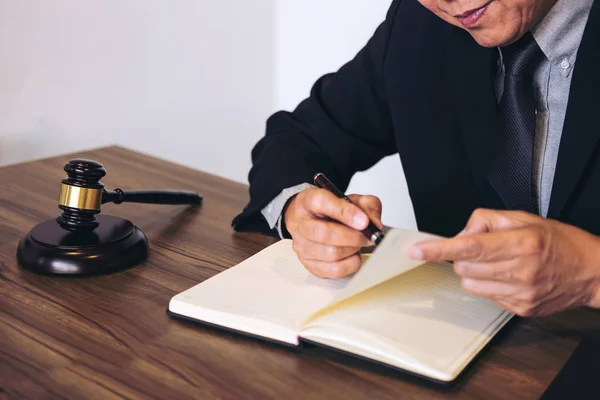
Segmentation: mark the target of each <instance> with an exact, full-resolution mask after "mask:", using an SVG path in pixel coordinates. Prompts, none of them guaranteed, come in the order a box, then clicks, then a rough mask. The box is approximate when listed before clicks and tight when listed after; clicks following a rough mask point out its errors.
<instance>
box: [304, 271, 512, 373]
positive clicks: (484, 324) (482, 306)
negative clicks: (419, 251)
mask: <svg viewBox="0 0 600 400" xmlns="http://www.w3.org/2000/svg"><path fill="white" fill-rule="evenodd" d="M511 316H512V314H510V313H508V312H505V311H503V310H502V309H500V308H499V307H498V306H496V305H495V304H494V303H493V302H492V301H490V300H488V299H484V298H480V297H475V296H471V295H469V294H468V293H466V292H464V291H463V290H462V287H461V283H460V278H459V277H458V276H457V275H456V274H455V273H454V271H453V270H452V266H451V265H450V264H448V263H427V264H424V265H421V266H419V267H418V268H414V269H412V270H410V271H408V272H406V273H404V274H402V275H399V276H397V277H395V278H393V279H391V280H389V281H386V282H384V283H382V284H381V285H379V286H376V287H374V288H372V289H370V290H367V291H366V292H363V293H361V294H359V295H357V296H354V297H352V298H350V299H348V300H346V301H344V302H342V303H339V304H337V305H336V306H334V307H333V308H330V309H329V311H328V313H327V314H326V315H324V316H321V317H319V318H318V319H316V320H314V321H312V322H311V323H310V324H309V325H308V326H306V328H305V330H303V332H302V333H301V336H302V337H305V338H307V339H311V340H315V341H317V342H321V343H324V344H329V345H334V346H336V347H340V348H342V349H345V350H347V351H351V352H355V353H357V354H360V355H363V356H365V357H369V358H374V359H377V360H379V361H382V362H386V363H389V364H392V365H395V366H398V367H400V368H404V369H409V370H412V371H414V372H417V373H422V374H425V375H428V376H432V377H434V378H436V379H440V380H452V379H454V377H456V375H457V374H458V373H459V372H460V371H461V370H462V369H463V368H464V367H465V366H466V365H467V364H468V362H469V361H470V360H471V359H472V358H473V357H474V356H475V355H476V354H477V352H479V350H480V349H481V348H482V347H483V346H484V345H485V344H486V343H487V342H488V341H489V340H490V339H491V337H492V336H493V335H494V334H495V333H496V332H497V330H498V329H500V327H501V326H503V325H504V324H505V323H506V322H507V321H508V320H509V319H510V317H511ZM378 353H379V354H378Z"/></svg>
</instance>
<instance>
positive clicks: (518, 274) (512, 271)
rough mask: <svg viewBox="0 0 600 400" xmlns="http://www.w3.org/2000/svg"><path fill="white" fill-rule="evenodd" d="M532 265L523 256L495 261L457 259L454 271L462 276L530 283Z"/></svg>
mask: <svg viewBox="0 0 600 400" xmlns="http://www.w3.org/2000/svg"><path fill="white" fill-rule="evenodd" d="M529 269H530V266H529V265H528V264H527V263H526V262H524V260H523V259H522V258H513V259H512V260H507V261H500V262H495V263H477V262H469V261H457V262H455V263H454V272H456V274H457V275H459V276H460V277H461V278H470V279H480V280H490V281H499V282H506V283H511V282H512V283H528V279H529V275H530V273H529Z"/></svg>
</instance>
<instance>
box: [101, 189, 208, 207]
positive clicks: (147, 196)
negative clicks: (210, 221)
mask: <svg viewBox="0 0 600 400" xmlns="http://www.w3.org/2000/svg"><path fill="white" fill-rule="evenodd" d="M104 203H115V204H121V203H146V204H200V203H202V196H200V195H199V194H198V193H194V192H187V191H179V190H135V191H129V192H125V191H123V190H121V189H115V190H114V191H113V190H104V192H103V194H102V204H104Z"/></svg>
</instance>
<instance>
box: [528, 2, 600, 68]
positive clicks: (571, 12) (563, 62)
mask: <svg viewBox="0 0 600 400" xmlns="http://www.w3.org/2000/svg"><path fill="white" fill-rule="evenodd" d="M593 3H594V0H557V1H556V3H555V4H554V6H552V8H551V9H550V11H548V14H546V16H545V17H544V19H542V21H540V22H539V23H538V24H537V25H536V26H535V27H534V28H533V29H532V30H531V33H532V35H533V37H534V39H535V41H536V42H537V44H538V45H539V46H540V49H541V50H542V52H543V53H544V55H545V56H546V58H548V60H549V61H550V62H551V63H552V64H554V65H556V66H560V67H561V68H563V69H565V70H566V69H569V70H570V69H572V67H573V65H575V58H576V56H577V50H578V49H579V44H580V43H581V38H582V37H583V32H584V30H585V25H586V23H587V19H588V16H589V13H590V9H591V8H592V5H593Z"/></svg>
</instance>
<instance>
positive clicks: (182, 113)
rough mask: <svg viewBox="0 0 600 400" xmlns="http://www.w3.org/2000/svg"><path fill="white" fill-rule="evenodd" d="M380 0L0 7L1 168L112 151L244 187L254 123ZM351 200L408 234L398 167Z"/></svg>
mask: <svg viewBox="0 0 600 400" xmlns="http://www.w3.org/2000/svg"><path fill="white" fill-rule="evenodd" d="M390 2H391V0H370V1H363V0H352V1H351V0H302V1H291V0H253V1H247V0H104V1H91V0H53V1H45V0H18V1H13V0H0V165H5V164H10V163H14V162H19V161H23V160H29V159H35V158H40V157H47V156H53V155H57V154H63V153H67V152H74V151H78V150H83V149H87V148H93V147H98V146H103V145H108V144H113V143H119V144H122V145H125V146H127V147H131V148H134V149H136V150H138V151H142V152H147V153H150V154H153V155H156V156H159V157H163V158H166V159H170V160H174V161H177V162H180V163H183V164H186V165H189V166H191V167H194V168H198V169H201V170H205V171H208V172H211V173H214V174H217V175H220V176H224V177H227V178H230V179H233V180H237V181H241V182H246V179H247V173H248V170H249V168H250V150H251V148H252V146H254V144H255V143H256V141H258V140H259V138H260V137H261V136H262V135H263V134H264V129H265V120H266V118H267V117H268V116H269V115H270V114H271V113H273V112H275V111H276V110H279V109H293V108H294V107H295V106H296V105H297V103H298V102H300V101H301V100H302V99H303V98H304V97H305V96H306V95H308V91H309V89H310V87H311V86H312V84H313V82H314V81H315V80H316V79H317V78H318V77H319V76H321V75H322V74H324V73H326V72H329V71H334V70H336V69H337V68H339V67H340V66H341V65H342V64H343V63H345V62H346V61H348V60H350V59H351V58H352V57H353V56H354V55H355V54H356V53H357V52H358V50H359V49H360V48H361V47H362V46H363V45H364V44H365V43H366V41H367V40H368V38H369V37H370V36H371V35H372V33H373V31H374V30H375V28H376V27H377V25H378V24H379V23H380V22H381V21H382V20H383V19H384V17H385V12H386V11H387V8H388V6H389V4H390ZM99 161H101V160H99ZM350 191H352V192H360V193H372V194H375V195H378V196H380V197H381V198H382V200H383V202H384V213H383V219H384V222H385V223H386V224H389V225H394V226H401V227H408V228H410V227H413V226H414V217H413V216H412V208H411V205H410V200H409V199H408V195H407V193H406V188H405V183H404V178H403V174H402V170H401V168H400V163H399V161H398V158H397V157H395V156H394V157H390V158H387V159H385V160H383V161H382V162H381V163H380V164H378V165H377V166H376V167H374V168H373V169H372V170H371V171H368V172H367V173H362V174H359V175H357V176H356V178H355V179H354V180H353V181H352V183H351V187H350Z"/></svg>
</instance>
